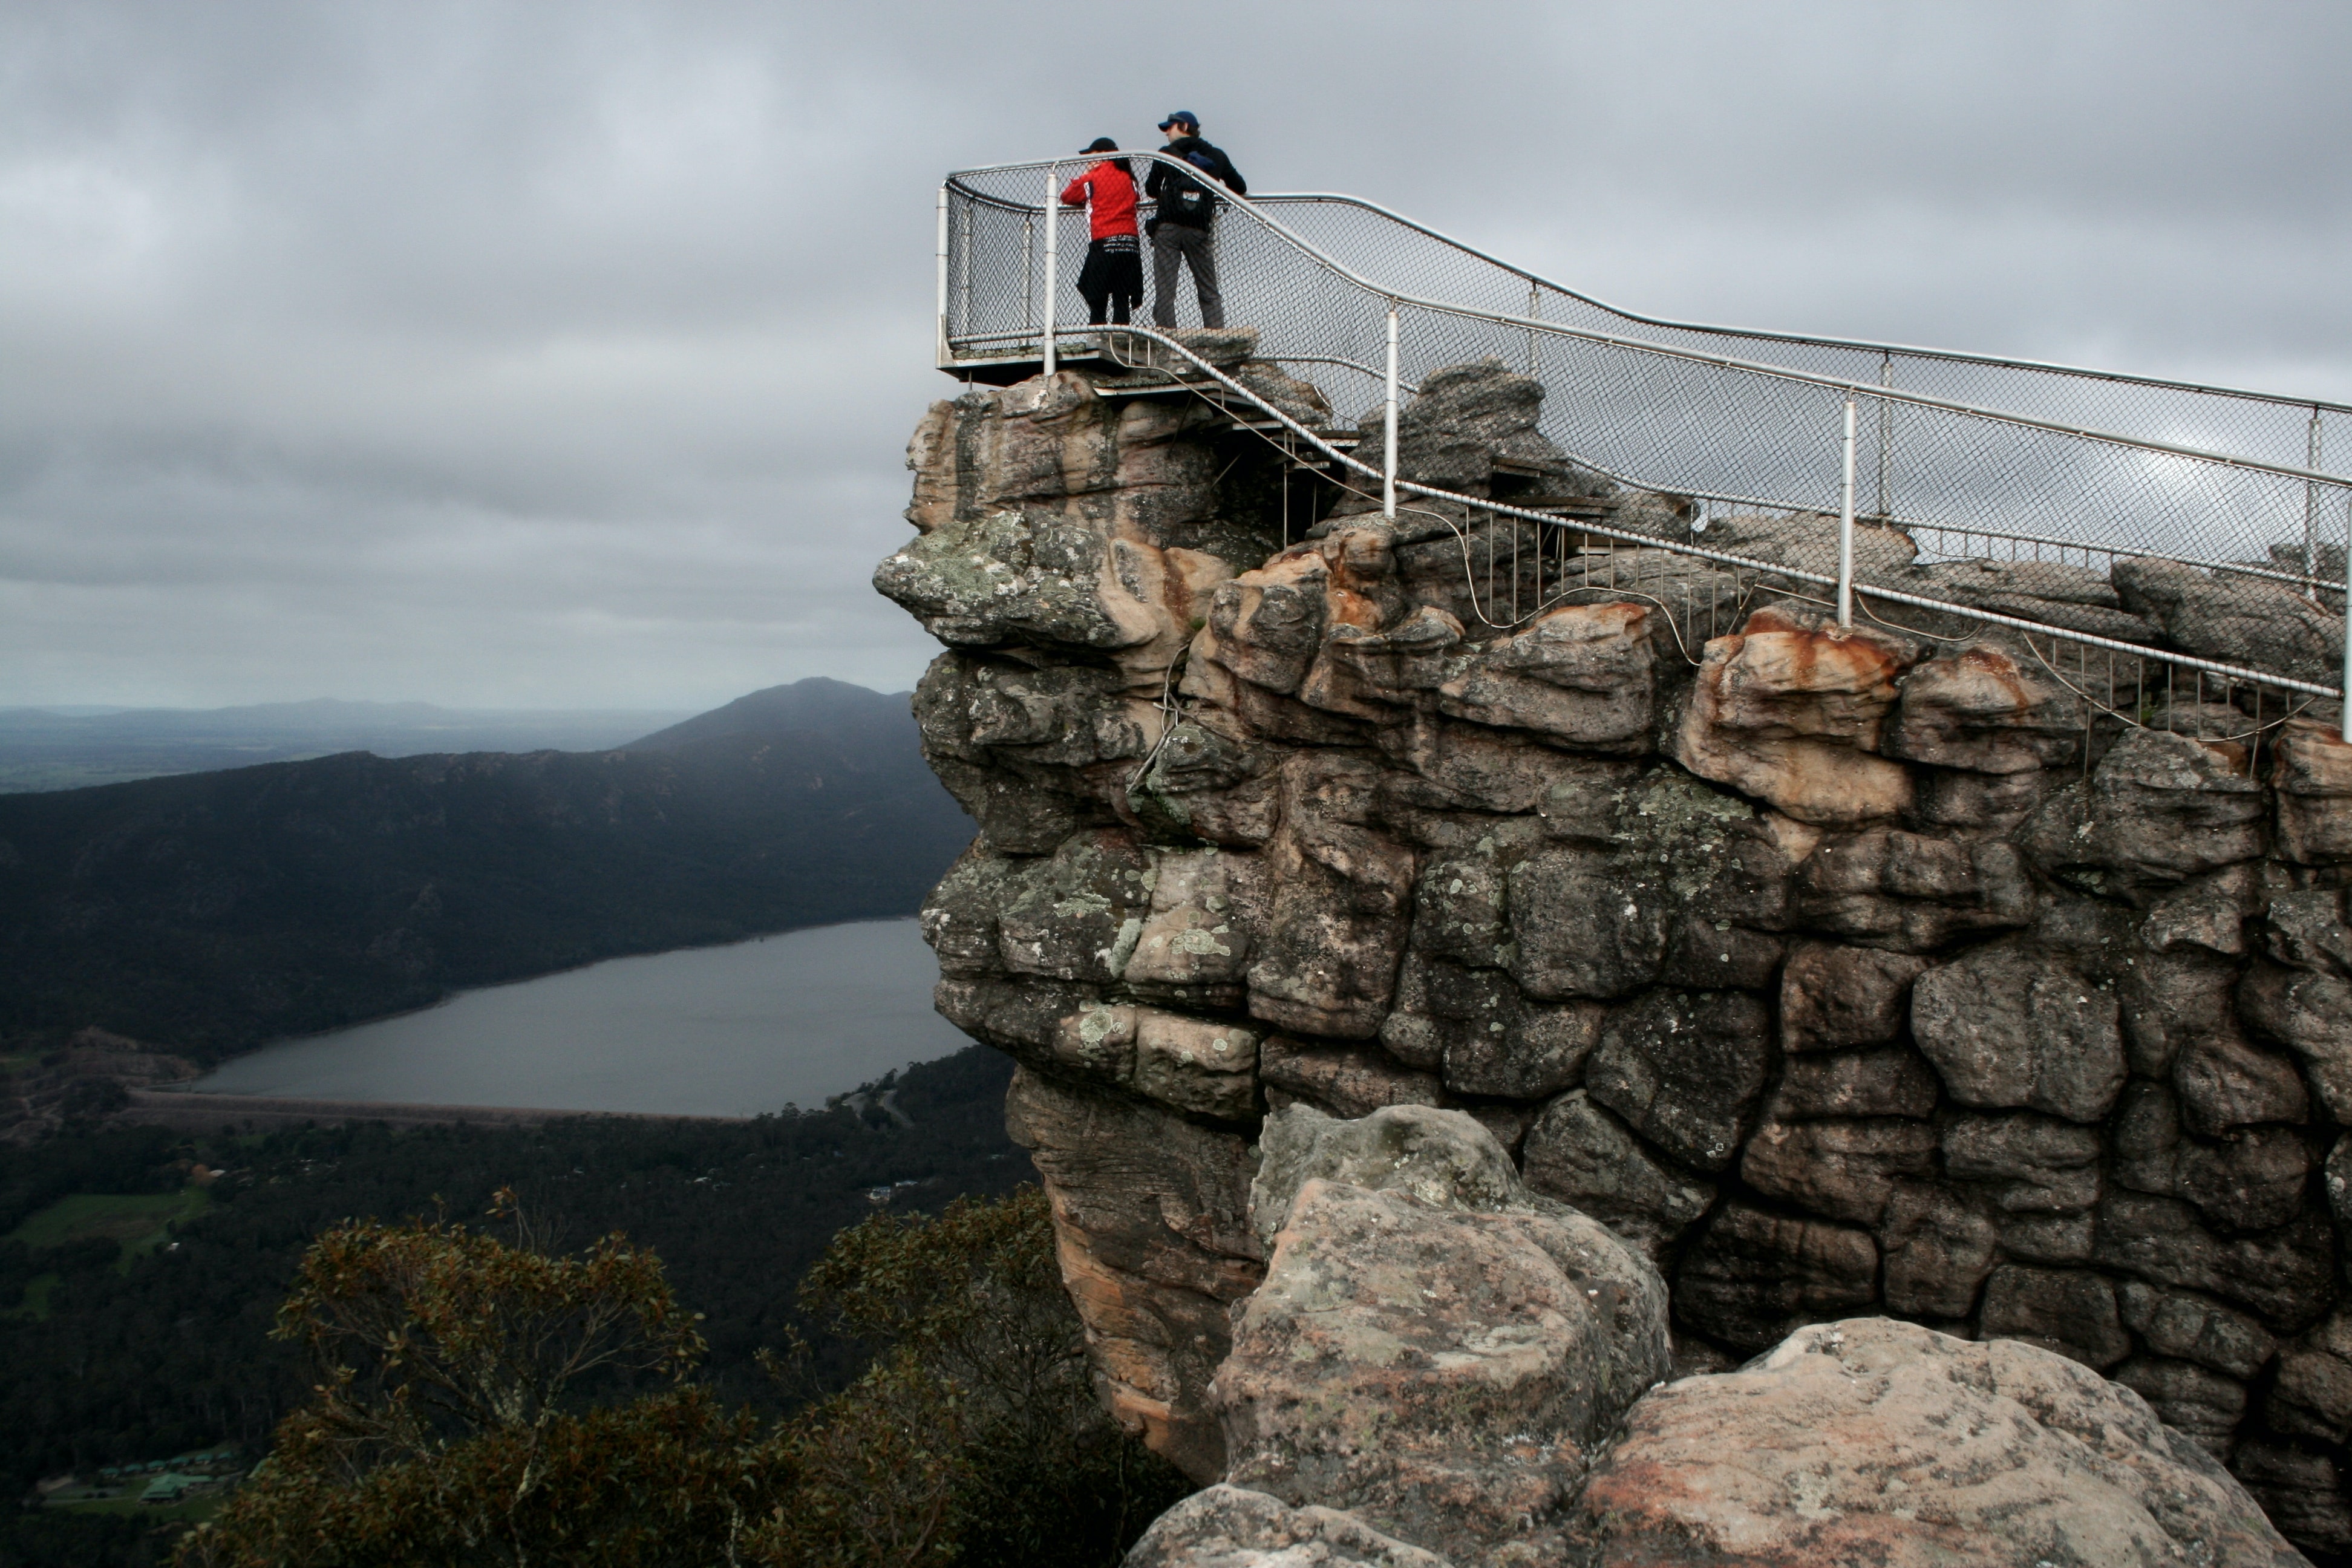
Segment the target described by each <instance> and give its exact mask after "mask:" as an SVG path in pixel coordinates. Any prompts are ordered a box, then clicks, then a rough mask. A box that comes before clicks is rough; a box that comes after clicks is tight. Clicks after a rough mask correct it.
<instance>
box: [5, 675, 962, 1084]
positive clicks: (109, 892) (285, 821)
mask: <svg viewBox="0 0 2352 1568" xmlns="http://www.w3.org/2000/svg"><path fill="white" fill-rule="evenodd" d="M971 831H972V829H971V822H970V820H969V819H967V818H966V817H965V816H963V814H962V812H961V810H960V809H959V808H958V807H957V805H955V803H954V801H953V800H952V799H950V797H949V795H947V793H946V791H945V790H943V789H942V788H941V787H940V784H939V783H938V781H937V780H936V779H935V778H934V777H933V776H932V774H931V773H930V770H929V768H928V767H926V766H925V765H924V763H923V760H922V755H921V752H920V750H919V746H918V744H917V740H916V731H915V723H914V720H913V717H912V715H911V713H910V712H909V710H908V699H907V697H906V696H905V695H904V694H899V695H896V696H884V695H882V694H880V693H877V692H874V691H869V690H866V689H864V688H862V687H856V686H850V685H845V684H843V683H841V682H838V681H832V680H823V679H812V680H803V681H801V682H799V683H797V684H795V685H792V686H782V687H775V688H772V689H768V690H764V691H758V692H754V693H752V694H751V695H750V696H748V697H744V698H741V699H740V700H737V701H734V702H731V703H729V704H728V705H726V706H725V707H723V708H719V709H717V710H713V711H711V712H709V713H705V714H702V715H700V716H698V717H696V718H692V719H688V720H687V721H684V722H682V723H677V724H673V725H671V726H669V727H668V728H666V729H662V730H659V731H656V732H654V733H651V734H647V735H644V736H642V737H640V738H639V739H636V740H634V741H631V742H628V743H627V744H625V745H622V746H618V747H615V748H613V749H611V750H605V751H594V752H561V751H534V752H521V753H516V752H433V753H426V754H420V755H410V756H401V757H385V756H380V755H374V754H372V753H370V752H344V753H341V754H338V755H332V756H327V757H320V758H316V759H313V760H310V761H301V762H284V763H265V764H262V765H259V766H254V767H241V768H232V769H226V770H222V771H215V772H206V773H187V774H181V775H177V776H172V777H161V778H148V779H142V780H137V781H134V782H130V783H123V784H105V785H100V786H96V787H91V788H83V789H72V790H63V791H56V792H48V793H41V794H18V795H0V975H5V976H6V983H5V984H0V1042H5V1048H10V1049H15V1050H20V1051H21V1050H25V1049H31V1048H43V1047H48V1046H51V1045H54V1044H56V1043H58V1042H61V1041H62V1040H63V1039H64V1038H65V1037H68V1036H69V1035H70V1034H71V1033H73V1032H74V1031H77V1030H79V1029H82V1028H85V1027H90V1026H96V1027H99V1028H102V1029H105V1030H108V1031H110V1032H112V1033H115V1034H120V1035H125V1036H129V1037H132V1038H134V1039H138V1040H141V1041H144V1042H148V1043H150V1044H152V1045H154V1046H156V1047H161V1048H163V1049H168V1050H172V1051H174V1052H178V1053H180V1054H183V1055H186V1056H189V1057H192V1058H195V1059H197V1060H199V1061H209V1060H216V1059H218V1058H221V1057H224V1056H226V1055H229V1054H231V1053H234V1052H236V1051H238V1050H243V1049H247V1048H249V1047H253V1046H256V1045H258V1044H261V1043H262V1042H264V1041H267V1040H270V1039H275V1038H279V1037H286V1036H290V1035H299V1034H308V1033H312V1032H315V1031H318V1030H322V1029H330V1028H335V1027H339V1026H344V1025H348V1024H352V1023H356V1022H359V1021H362V1020H364V1019H367V1018H373V1017H381V1016H387V1015H390V1014H393V1013H397V1012H403V1011H406V1010H408V1009H411V1008H415V1007H421V1006H425V1005H430V1004H432V1003H433V1002H436V1001H437V1000H439V999H440V998H442V997H443V996H445V995H446V994H449V993H450V992H451V991H454V990H457V989H462V988H465V987H468V986H475V985H484V984H494V983H497V982H501V981H508V980H516V979H521V978H524V977H527V976H530V975H533V974H541V973H551V972H552V971H555V970H559V969H565V968H570V967H573V966H576V965H579V964H583V963H593V962H594V961H596V960H599V959H604V958H611V957H616V956H619V955H622V954H625V953H638V952H660V951H663V950H666V949H669V948H675V947H683V946H692V945H698V944H702V943H709V942H729V941H734V940H738V939H740V938H743V937H748V936H751V935H755V934H759V933H761V932H766V931H780V930H784V929H788V928H791V927H794V926H805V925H815V924H824V923H827V922H830V921H845V920H860V919H871V918H877V917H884V916H894V915H905V914H911V913H912V912H914V910H915V909H916V907H917V906H918V904H919V902H920V900H921V899H922V897H923V894H924V893H925V891H926V890H928V889H929V887H930V885H931V884H932V883H933V882H934V881H936V880H937V879H938V878H939V877H940V874H941V873H942V872H943V871H944V870H945V869H946V868H947V866H948V865H949V863H950V861H951V860H953V859H954V858H955V856H956V855H957V853H958V852H959V851H960V850H961V848H962V847H963V846H964V844H965V843H966V842H967V841H968V840H969V839H970V838H971Z"/></svg>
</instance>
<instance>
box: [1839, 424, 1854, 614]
mask: <svg viewBox="0 0 2352 1568" xmlns="http://www.w3.org/2000/svg"><path fill="white" fill-rule="evenodd" d="M1837 590H1838V600H1837V624H1838V625H1839V626H1852V625H1853V398H1851V397H1849V398H1847V399H1846V400H1845V482H1844V483H1843V485H1842V486H1840V487H1839V491H1838V581H1837Z"/></svg>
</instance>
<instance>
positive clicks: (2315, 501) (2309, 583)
mask: <svg viewBox="0 0 2352 1568" xmlns="http://www.w3.org/2000/svg"><path fill="white" fill-rule="evenodd" d="M2303 466H2304V467H2305V468H2317V467H2319V405H2317V404H2316V403H2315V404H2313V405H2311V432H2310V434H2309V435H2308V436H2307V437H2305V440H2304V464H2303ZM2303 591H2304V592H2305V593H2306V594H2309V595H2312V596H2313V597H2315V598H2316V597H2317V596H2318V593H2319V486H2318V485H2317V484H2316V483H2315V482H2314V481H2312V480H2310V479H2305V481H2304V482H2303Z"/></svg>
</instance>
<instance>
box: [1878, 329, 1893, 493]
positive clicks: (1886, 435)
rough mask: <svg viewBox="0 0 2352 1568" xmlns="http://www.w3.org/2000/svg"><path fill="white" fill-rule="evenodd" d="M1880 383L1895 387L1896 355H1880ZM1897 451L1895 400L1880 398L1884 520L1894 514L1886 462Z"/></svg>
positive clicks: (1880, 487)
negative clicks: (1889, 506) (1888, 496)
mask: <svg viewBox="0 0 2352 1568" xmlns="http://www.w3.org/2000/svg"><path fill="white" fill-rule="evenodd" d="M1878 384H1879V385H1881V386H1883V387H1885V388H1886V389H1887V390H1888V391H1890V392H1891V391H1893V390H1894V389H1895V355H1894V354H1893V353H1883V354H1880V355H1879V356H1878ZM1894 451H1895V400H1894V399H1893V398H1891V397H1882V398H1880V399H1879V400H1878V511H1877V514H1876V515H1877V517H1878V520H1879V521H1882V522H1884V521H1886V520H1887V519H1888V518H1890V517H1892V516H1894V515H1895V514H1894V512H1893V511H1891V510H1889V509H1888V507H1887V502H1886V462H1887V458H1889V457H1891V456H1892V455H1893V454H1894Z"/></svg>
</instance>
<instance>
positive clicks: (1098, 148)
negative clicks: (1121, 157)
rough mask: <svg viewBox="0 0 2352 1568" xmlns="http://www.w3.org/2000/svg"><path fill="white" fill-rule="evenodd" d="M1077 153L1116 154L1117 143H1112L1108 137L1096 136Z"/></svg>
mask: <svg viewBox="0 0 2352 1568" xmlns="http://www.w3.org/2000/svg"><path fill="white" fill-rule="evenodd" d="M1078 151H1079V152H1081V153H1116V152H1118V142H1114V141H1112V140H1111V139H1110V138H1109V137H1108V136H1097V137H1096V138H1095V139H1094V140H1093V141H1091V142H1087V144H1086V145H1085V146H1083V147H1081V148H1079V149H1078Z"/></svg>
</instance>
